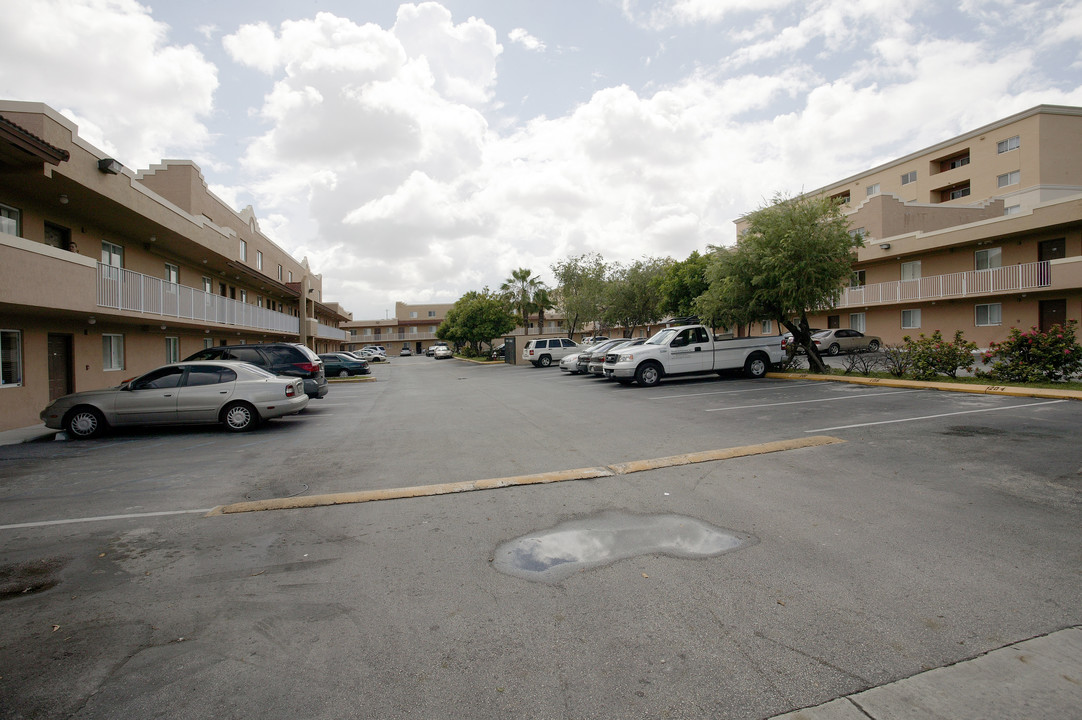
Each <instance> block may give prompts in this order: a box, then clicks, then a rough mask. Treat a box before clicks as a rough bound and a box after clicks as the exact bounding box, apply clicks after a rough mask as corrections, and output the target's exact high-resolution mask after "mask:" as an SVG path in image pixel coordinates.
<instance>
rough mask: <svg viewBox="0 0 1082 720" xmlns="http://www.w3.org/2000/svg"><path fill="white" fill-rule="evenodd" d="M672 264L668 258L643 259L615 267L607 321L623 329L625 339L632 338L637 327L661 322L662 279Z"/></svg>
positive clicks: (608, 289) (607, 294)
mask: <svg viewBox="0 0 1082 720" xmlns="http://www.w3.org/2000/svg"><path fill="white" fill-rule="evenodd" d="M671 262H672V261H671V260H669V259H667V258H664V259H662V258H643V259H642V260H636V261H635V262H633V263H631V264H630V265H626V266H625V265H620V264H616V265H613V266H612V269H611V272H610V274H609V282H608V287H607V288H606V297H607V298H608V302H607V308H606V311H605V316H604V319H605V320H606V321H607V322H608V323H610V324H611V325H613V326H618V327H622V328H623V332H624V337H631V336H632V335H634V334H635V330H636V328H638V327H640V326H642V325H649V324H650V323H653V322H657V321H658V320H660V319H661V315H662V313H661V310H660V308H661V291H660V287H659V285H660V279H661V278H662V277H663V275H664V273H665V271H666V270H667V269H668V267H669V265H670V263H671Z"/></svg>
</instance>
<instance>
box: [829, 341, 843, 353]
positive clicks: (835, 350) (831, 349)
mask: <svg viewBox="0 0 1082 720" xmlns="http://www.w3.org/2000/svg"><path fill="white" fill-rule="evenodd" d="M841 351H842V349H841V347H840V346H839V345H838V343H831V344H830V347H828V348H827V355H837V354H838V353H840V352H841Z"/></svg>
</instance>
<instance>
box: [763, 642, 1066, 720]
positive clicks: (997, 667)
mask: <svg viewBox="0 0 1082 720" xmlns="http://www.w3.org/2000/svg"><path fill="white" fill-rule="evenodd" d="M903 718H904V719H906V720H1000V719H1002V720H1051V718H1056V719H1057V720H1069V719H1074V720H1078V718H1082V627H1072V628H1067V629H1065V630H1060V631H1058V632H1054V633H1050V634H1048V635H1044V636H1041V637H1037V638H1033V639H1032V640H1025V641H1023V642H1019V643H1015V644H1014V645H1008V646H1006V647H1003V648H1000V649H998V650H993V651H991V652H989V653H986V654H984V655H980V656H978V657H976V658H973V659H972V660H965V661H963V662H960V663H956V664H954V665H949V666H947V667H941V668H936V669H935V670H929V671H927V672H923V673H920V674H919V675H914V676H912V677H909V678H906V679H904V680H898V681H897V682H892V683H888V684H886V685H881V686H879V687H875V688H872V689H871V690H865V691H863V692H859V693H854V694H853V695H848V696H846V697H841V698H838V699H837V700H831V701H830V702H828V703H825V704H823V705H819V706H817V707H811V708H805V709H803V710H797V711H796V712H791V713H786V714H784V715H777V716H775V717H774V718H772V720H903Z"/></svg>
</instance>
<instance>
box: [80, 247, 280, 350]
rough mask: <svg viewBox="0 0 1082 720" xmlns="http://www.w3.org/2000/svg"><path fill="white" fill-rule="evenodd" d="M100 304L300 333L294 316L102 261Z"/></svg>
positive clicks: (99, 281)
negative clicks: (105, 263)
mask: <svg viewBox="0 0 1082 720" xmlns="http://www.w3.org/2000/svg"><path fill="white" fill-rule="evenodd" d="M98 307H103V308H113V309H115V310H129V311H132V312H139V313H147V314H148V315H158V316H161V317H175V318H180V319H183V320H200V321H203V322H214V323H220V324H222V325H234V326H237V327H246V328H255V329H259V330H272V331H275V332H285V333H291V334H294V335H297V334H299V333H300V322H299V320H298V318H296V317H294V316H292V315H286V314H285V313H280V312H277V311H275V310H268V309H267V308H262V307H259V306H258V305H251V304H249V303H246V302H240V301H238V300H232V299H230V298H226V297H222V296H221V295H214V294H212V293H208V292H203V291H202V290H196V289H195V288H190V287H186V286H184V285H178V284H177V283H171V282H167V281H165V280H162V279H161V278H156V277H151V276H150V275H143V274H142V273H137V272H132V271H131V270H125V269H124V268H118V267H112V266H110V265H104V264H102V263H98Z"/></svg>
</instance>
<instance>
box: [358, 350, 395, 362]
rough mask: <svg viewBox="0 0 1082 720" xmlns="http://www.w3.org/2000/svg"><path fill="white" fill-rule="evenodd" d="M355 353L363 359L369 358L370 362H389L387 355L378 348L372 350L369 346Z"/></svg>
mask: <svg viewBox="0 0 1082 720" xmlns="http://www.w3.org/2000/svg"><path fill="white" fill-rule="evenodd" d="M353 354H354V355H356V356H358V357H359V358H360V359H361V360H367V361H368V362H370V363H374V362H388V360H387V356H386V355H384V354H383V353H381V352H379V351H378V350H370V349H368V348H365V349H364V350H358V351H357V352H355V353H353Z"/></svg>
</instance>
